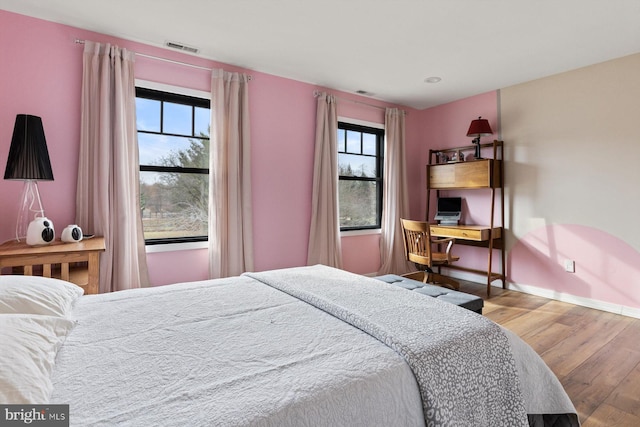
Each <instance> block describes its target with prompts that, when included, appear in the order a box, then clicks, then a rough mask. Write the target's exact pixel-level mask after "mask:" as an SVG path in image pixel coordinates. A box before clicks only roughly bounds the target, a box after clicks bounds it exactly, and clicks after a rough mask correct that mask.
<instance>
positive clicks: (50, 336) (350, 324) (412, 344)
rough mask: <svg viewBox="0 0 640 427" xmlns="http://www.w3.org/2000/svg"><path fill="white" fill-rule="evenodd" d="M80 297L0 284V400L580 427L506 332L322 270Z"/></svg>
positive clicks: (466, 314) (251, 417) (410, 422)
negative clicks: (2, 345) (5, 345)
mask: <svg viewBox="0 0 640 427" xmlns="http://www.w3.org/2000/svg"><path fill="white" fill-rule="evenodd" d="M21 292H22V294H24V295H21ZM43 292H44V293H45V294H42V293H43ZM7 295H9V297H6V296H7ZM25 295H26V296H25ZM80 295H81V291H80V292H78V291H77V289H75V287H74V286H73V285H71V284H67V283H66V282H61V281H57V280H55V279H43V278H35V277H32V278H18V276H2V277H0V313H4V314H1V315H0V324H2V326H3V327H2V328H1V329H0V331H2V332H0V334H5V336H0V340H3V342H11V343H12V346H10V348H7V349H6V351H3V353H2V355H1V357H3V358H5V359H7V358H8V361H7V360H3V361H2V362H3V363H1V364H0V403H3V400H4V402H6V403H33V404H35V403H49V404H57V403H59V404H69V405H70V408H69V410H70V416H69V419H70V424H71V425H72V426H76V425H77V426H90V425H91V426H94V425H95V426H112V425H130V426H150V425H161V426H184V425H191V426H203V425H216V426H424V425H429V426H431V425H474V426H482V425H485V426H499V425H504V426H517V425H523V426H527V425H532V426H544V425H548V426H551V425H553V426H577V425H579V422H578V417H577V415H576V411H575V408H574V407H573V405H572V403H571V401H570V399H569V398H568V396H567V395H566V393H565V391H564V390H563V388H562V386H561V385H560V383H559V381H558V380H557V378H556V377H555V376H554V375H553V373H552V372H551V371H550V370H549V369H548V367H547V366H546V365H545V364H544V362H543V361H542V360H541V359H540V357H538V355H537V354H536V353H535V352H534V351H533V350H532V349H531V348H530V347H529V346H528V345H527V344H525V343H524V342H523V341H522V340H520V339H519V338H518V337H517V336H515V335H514V334H513V333H511V332H509V331H508V330H506V329H503V328H501V327H500V326H498V325H497V324H495V323H493V322H491V321H490V320H488V319H486V318H485V317H483V316H481V315H478V314H476V313H473V312H470V311H469V310H465V309H463V308H460V307H457V306H455V305H453V304H449V303H447V302H443V301H438V300H437V299H435V298H430V297H426V296H425V297H424V298H417V297H415V295H414V294H412V293H411V292H409V291H407V290H405V289H402V288H400V287H398V286H393V285H390V284H387V283H384V282H382V281H379V280H375V279H372V278H367V277H364V276H360V275H356V274H352V273H347V272H344V271H341V270H337V269H333V268H329V267H326V266H320V265H318V266H310V267H297V268H288V269H281V270H273V271H267V272H259V273H245V274H243V275H241V276H238V277H233V278H228V279H217V280H209V281H202V282H191V283H181V284H174V285H168V286H162V287H157V288H150V289H135V290H129V291H121V292H115V293H111V294H101V295H87V296H82V297H80ZM21 298H25V299H26V302H24V301H21V300H20V299H21ZM5 299H6V300H8V302H5V303H3V302H2V301H3V300H5ZM20 334H22V335H24V334H26V335H29V336H30V338H28V339H22V338H16V336H17V335H20ZM4 339H8V340H9V341H4ZM32 341H38V342H32ZM39 341H42V342H39ZM21 346H23V347H27V348H26V350H25V349H24V348H21ZM14 347H15V348H14ZM25 355H29V357H31V358H35V359H36V360H31V361H30V360H28V358H27V357H25ZM24 372H28V373H29V374H28V375H23V374H22V373H24Z"/></svg>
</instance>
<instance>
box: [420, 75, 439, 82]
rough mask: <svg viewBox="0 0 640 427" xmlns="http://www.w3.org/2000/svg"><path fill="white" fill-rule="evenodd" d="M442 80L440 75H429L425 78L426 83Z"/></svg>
mask: <svg viewBox="0 0 640 427" xmlns="http://www.w3.org/2000/svg"><path fill="white" fill-rule="evenodd" d="M440 80H442V79H441V78H440V77H435V76H434V77H427V78H426V79H424V82H425V83H438V82H439V81H440Z"/></svg>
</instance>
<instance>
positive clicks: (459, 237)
mask: <svg viewBox="0 0 640 427" xmlns="http://www.w3.org/2000/svg"><path fill="white" fill-rule="evenodd" d="M429 231H430V233H431V236H433V237H453V238H455V239H456V244H461V245H469V246H480V247H483V248H489V263H488V266H487V270H486V271H485V270H477V269H473V268H468V267H461V266H459V265H457V264H451V265H447V268H453V269H457V270H464V271H469V272H471V273H476V274H486V275H487V296H490V295H491V293H490V292H491V288H490V287H489V286H490V284H491V282H492V281H493V280H497V279H500V280H502V283H503V287H504V282H505V280H506V270H505V257H504V250H501V251H500V253H501V258H502V259H501V262H502V265H501V271H500V273H494V272H493V269H492V264H493V249H503V246H502V227H493V229H492V228H491V227H490V226H488V225H464V224H462V225H440V224H430V225H429Z"/></svg>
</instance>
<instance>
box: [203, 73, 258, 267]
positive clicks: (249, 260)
mask: <svg viewBox="0 0 640 427" xmlns="http://www.w3.org/2000/svg"><path fill="white" fill-rule="evenodd" d="M211 105H212V108H211V145H210V149H211V153H210V156H209V274H210V277H211V278H218V277H228V276H237V275H239V274H241V273H244V272H245V271H251V270H253V226H252V214H251V144H250V138H249V76H248V75H246V74H241V73H230V72H226V71H224V70H219V69H214V70H213V72H212V77H211Z"/></svg>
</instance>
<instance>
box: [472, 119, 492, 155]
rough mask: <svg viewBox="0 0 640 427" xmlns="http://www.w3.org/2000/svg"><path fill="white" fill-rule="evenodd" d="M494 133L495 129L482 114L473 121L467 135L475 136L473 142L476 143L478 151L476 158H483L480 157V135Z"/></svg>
mask: <svg viewBox="0 0 640 427" xmlns="http://www.w3.org/2000/svg"><path fill="white" fill-rule="evenodd" d="M488 135H493V131H492V130H491V126H489V120H487V119H483V118H482V116H480V117H478V118H477V119H476V120H472V121H471V125H470V126H469V130H468V131H467V136H469V137H473V141H471V142H472V143H473V144H476V153H475V158H476V159H481V158H482V157H480V137H481V136H488Z"/></svg>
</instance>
